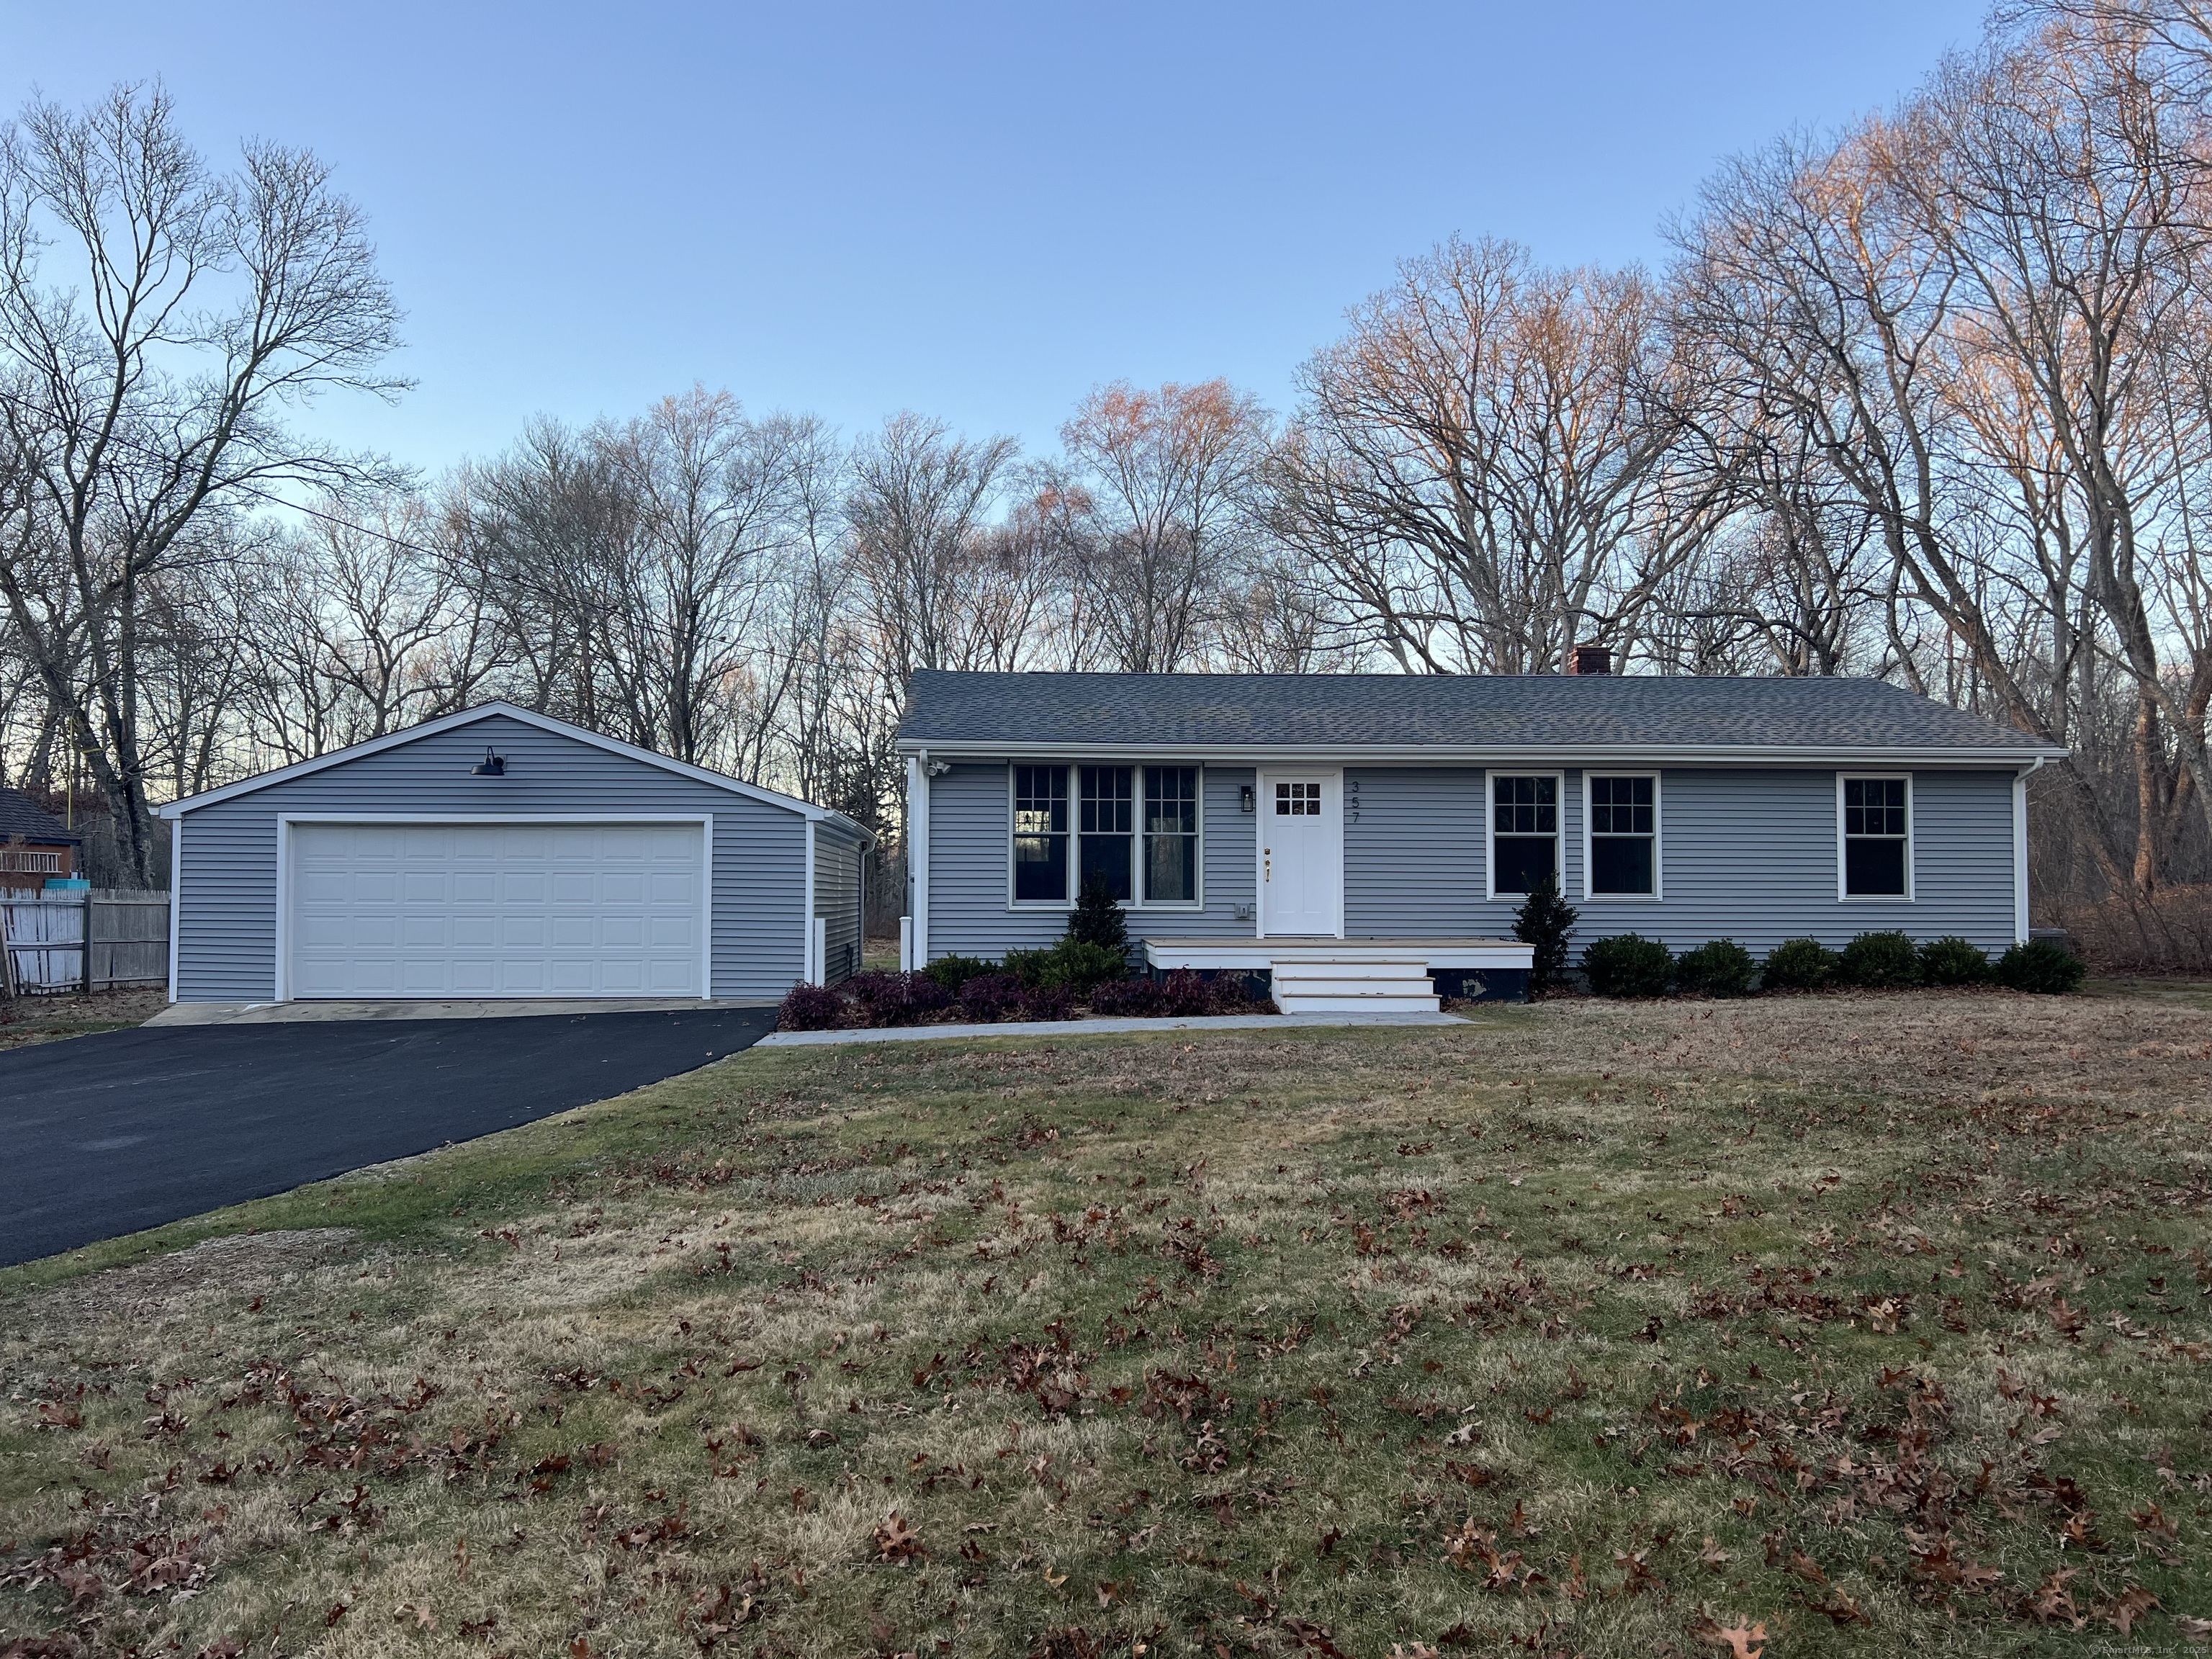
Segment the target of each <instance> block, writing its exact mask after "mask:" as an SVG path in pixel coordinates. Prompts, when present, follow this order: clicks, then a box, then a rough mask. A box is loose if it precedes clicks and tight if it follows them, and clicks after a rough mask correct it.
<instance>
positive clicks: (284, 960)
mask: <svg viewBox="0 0 2212 1659" xmlns="http://www.w3.org/2000/svg"><path fill="white" fill-rule="evenodd" d="M178 827H179V829H181V828H183V823H182V821H181V820H179V824H178ZM291 932H292V820H291V819H290V818H289V817H284V816H283V814H281V813H280V814H278V815H277V818H276V929H275V933H276V960H275V961H274V962H272V963H270V964H269V1000H270V1001H271V1002H288V1001H289V1000H291V995H292V992H291V983H292V939H291Z"/></svg>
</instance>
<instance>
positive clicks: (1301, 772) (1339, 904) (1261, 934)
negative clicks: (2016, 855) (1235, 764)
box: [1252, 766, 1344, 939]
mask: <svg viewBox="0 0 2212 1659" xmlns="http://www.w3.org/2000/svg"><path fill="white" fill-rule="evenodd" d="M1316 779H1319V780H1320V781H1322V782H1323V783H1331V784H1334V787H1335V790H1336V793H1335V795H1334V797H1333V799H1334V801H1335V803H1336V805H1335V809H1334V811H1335V817H1336V840H1335V842H1334V852H1335V854H1336V859H1335V877H1336V897H1335V915H1334V920H1333V921H1332V922H1331V925H1330V928H1329V932H1328V933H1327V934H1326V935H1324V936H1323V937H1327V938H1330V939H1342V938H1343V937H1344V770H1343V769H1342V768H1341V767H1328V766H1295V767H1285V768H1284V769H1282V770H1281V771H1279V772H1270V771H1268V770H1267V769H1266V768H1265V767H1256V768H1255V769H1254V770H1253V773H1252V797H1253V807H1254V813H1253V816H1254V818H1255V823H1254V824H1253V826H1252V891H1253V893H1254V895H1255V899H1256V902H1255V903H1254V904H1253V906H1252V936H1253V937H1254V938H1255V939H1267V938H1268V937H1270V935H1269V933H1268V932H1267V828H1266V820H1267V816H1268V812H1269V809H1270V807H1271V805H1272V804H1273V796H1272V795H1270V794H1269V793H1268V786H1269V785H1271V784H1274V783H1311V782H1313V781H1315V780H1316ZM1322 799H1323V801H1324V802H1326V801H1328V800H1329V799H1332V797H1330V796H1328V795H1326V794H1324V795H1323V796H1322ZM1273 937H1274V938H1276V939H1311V938H1313V937H1315V936H1314V935H1313V934H1311V933H1277V934H1274V935H1273Z"/></svg>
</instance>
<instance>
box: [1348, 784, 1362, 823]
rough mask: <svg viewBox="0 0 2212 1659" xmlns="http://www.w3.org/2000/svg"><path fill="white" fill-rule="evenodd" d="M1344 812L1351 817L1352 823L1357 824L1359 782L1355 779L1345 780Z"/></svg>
mask: <svg viewBox="0 0 2212 1659" xmlns="http://www.w3.org/2000/svg"><path fill="white" fill-rule="evenodd" d="M1344 810H1345V811H1347V812H1349V813H1350V814H1351V815H1352V822H1353V823H1358V822H1359V780H1358V779H1357V778H1347V779H1346V780H1345V784H1344Z"/></svg>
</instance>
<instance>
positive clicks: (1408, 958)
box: [1145, 938, 1535, 1014]
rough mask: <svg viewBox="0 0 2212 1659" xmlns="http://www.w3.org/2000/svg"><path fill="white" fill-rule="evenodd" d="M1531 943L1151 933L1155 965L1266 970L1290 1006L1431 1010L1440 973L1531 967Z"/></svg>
mask: <svg viewBox="0 0 2212 1659" xmlns="http://www.w3.org/2000/svg"><path fill="white" fill-rule="evenodd" d="M1534 954H1535V952H1534V949H1533V947H1531V946H1529V945H1523V944H1522V943H1521V942H1520V941H1519V940H1517V939H1176V938H1167V939H1146V941H1145V960H1146V963H1148V964H1149V965H1150V966H1152V967H1153V968H1156V969H1159V968H1168V969H1172V968H1194V969H1215V970H1217V971H1223V970H1225V971H1227V972H1231V973H1238V972H1242V973H1260V972H1265V973H1266V974H1267V977H1268V982H1269V984H1270V985H1271V987H1273V994H1274V999H1275V1006H1276V1007H1278V1008H1279V1009H1281V1010H1282V1011H1283V1012H1285V1013H1286V1014H1343V1013H1360V1012H1367V1013H1391V1014H1433V1013H1435V1012H1437V1009H1438V1007H1439V1006H1440V1001H1439V999H1438V997H1437V987H1436V980H1435V977H1434V976H1435V975H1437V974H1439V973H1443V972H1449V973H1452V974H1455V975H1458V974H1462V973H1465V972H1468V971H1480V970H1487V971H1489V972H1492V973H1498V972H1510V971H1513V970H1516V969H1517V970H1519V971H1521V972H1523V973H1525V972H1527V971H1528V966H1529V963H1530V962H1531V960H1532V959H1533V958H1534Z"/></svg>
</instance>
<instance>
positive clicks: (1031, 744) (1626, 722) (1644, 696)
mask: <svg viewBox="0 0 2212 1659" xmlns="http://www.w3.org/2000/svg"><path fill="white" fill-rule="evenodd" d="M898 742H899V748H900V749H901V750H902V751H904V752H907V753H909V754H913V753H918V752H920V751H921V750H930V749H939V750H946V751H947V752H956V751H957V750H963V749H968V750H972V749H985V750H990V751H992V752H994V753H1000V754H1017V753H1039V754H1042V753H1045V752H1048V751H1050V752H1068V751H1074V750H1097V751H1100V752H1107V751H1127V750H1163V749H1164V750H1178V751H1181V752H1184V753H1191V754H1198V755H1204V754H1206V753H1208V752H1211V751H1235V750H1251V749H1265V750H1273V751H1291V752H1298V751H1304V752H1327V751H1345V752H1347V753H1358V754H1360V755H1367V756H1374V755H1385V754H1387V755H1391V756H1395V757H1401V758H1402V757H1412V758H1418V757H1422V756H1428V757H1442V756H1445V755H1449V756H1453V757H1460V756H1467V757H1478V756H1482V755H1491V754H1501V755H1513V756H1519V757H1538V756H1545V755H1556V756H1559V757H1563V758H1568V757H1574V756H1577V755H1590V754H1592V753H1599V754H1610V753H1622V754H1629V753H1632V754H1636V755H1640V756H1654V757H1663V756H1669V755H1677V754H1679V755H1683V756H1703V757H1734V758H1743V759H1755V758H1766V759H1778V758H1784V757H1804V758H1810V757H1831V756H1832V757H1850V758H1864V759H1878V758H1879V759H1905V758H1928V759H1948V760H1964V759H1983V760H2002V761H2007V762H2017V761H2038V760H2043V759H2049V758H2053V757H2057V756H2060V755H2063V754H2064V753H2065V752H2066V751H2065V750H2063V749H2061V748H2058V747H2057V746H2055V745H2053V744H2047V743H2045V742H2043V741H2041V740H2039V739H2038V738H2033V737H2030V736H2028V735H2027V733H2025V732H2018V731H2015V730H2014V729H2013V728H2012V727H2010V726H2001V725H1998V724H1997V723H1996V722H1995V721H1993V720H1984V719H1983V718H1982V717H1981V716H1979V715H1978V714H1966V713H1964V712H1962V711H1960V710H1959V709H1956V708H1949V707H1948V706H1947V705H1945V704H1942V703H1939V702H1933V701H1931V700H1930V699H1929V698H1926V697H1922V696H1915V695H1914V694H1913V693H1911V692H1909V691H1904V690H1899V689H1898V688H1897V687H1895V686H1893V685H1886V684H1882V683H1881V681H1879V680H1864V679H1812V678H1764V679H1757V678H1692V677H1687V676H1683V677H1662V676H1657V675H1583V676H1576V675H1533V674H1531V675H1476V674H1064V673H1026V674H1000V673H963V672H953V671H944V670H936V671H927V670H926V671H921V672H918V673H916V674H915V677H914V680H913V684H912V686H911V688H910V690H909V691H908V699H907V708H906V718H905V720H903V721H902V723H901V725H900V726H899V737H898Z"/></svg>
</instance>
